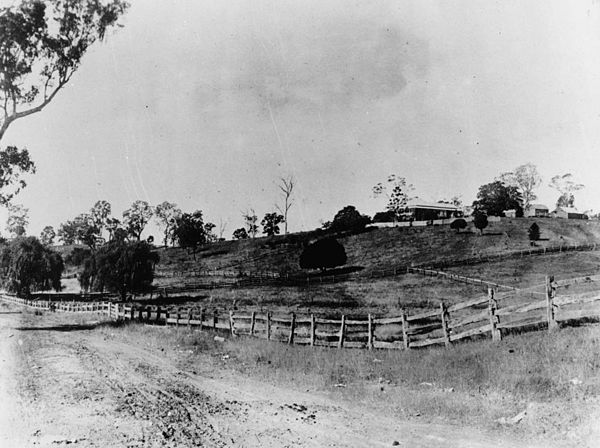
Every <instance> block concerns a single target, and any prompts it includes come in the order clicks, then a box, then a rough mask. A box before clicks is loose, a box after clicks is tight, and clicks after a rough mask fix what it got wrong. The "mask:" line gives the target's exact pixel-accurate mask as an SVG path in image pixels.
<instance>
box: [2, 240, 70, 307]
mask: <svg viewBox="0 0 600 448" xmlns="http://www.w3.org/2000/svg"><path fill="white" fill-rule="evenodd" d="M0 265H1V268H2V285H3V286H4V287H5V288H6V289H7V290H8V291H10V292H14V293H16V294H17V295H19V296H25V297H27V296H29V294H30V293H31V291H32V290H39V291H44V290H49V289H55V290H56V291H60V289H61V285H60V277H61V275H62V272H63V269H64V264H63V260H62V257H61V256H60V255H59V254H58V253H56V252H54V251H53V250H52V249H50V248H48V247H46V246H44V245H43V244H42V243H41V242H40V241H39V240H38V239H37V238H36V237H33V236H30V237H18V238H15V239H13V240H12V241H10V242H9V243H8V244H6V245H5V246H4V247H3V248H2V255H1V262H0Z"/></svg>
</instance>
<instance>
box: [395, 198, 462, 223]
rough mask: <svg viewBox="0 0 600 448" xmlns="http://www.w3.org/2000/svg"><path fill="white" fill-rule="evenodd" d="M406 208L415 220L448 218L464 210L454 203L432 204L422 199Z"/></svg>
mask: <svg viewBox="0 0 600 448" xmlns="http://www.w3.org/2000/svg"><path fill="white" fill-rule="evenodd" d="M406 208H407V211H408V214H409V215H410V217H411V218H412V219H413V220H415V221H430V220H434V219H448V218H455V217H458V216H462V215H463V212H462V210H461V209H460V208H459V207H456V206H455V205H452V204H442V203H437V204H430V203H426V202H421V201H414V202H412V203H409V204H408V206H407V207H406Z"/></svg>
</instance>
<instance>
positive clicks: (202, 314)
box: [200, 308, 204, 331]
mask: <svg viewBox="0 0 600 448" xmlns="http://www.w3.org/2000/svg"><path fill="white" fill-rule="evenodd" d="M203 325H204V308H200V331H202V326H203Z"/></svg>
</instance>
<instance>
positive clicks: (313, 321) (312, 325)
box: [310, 314, 316, 347]
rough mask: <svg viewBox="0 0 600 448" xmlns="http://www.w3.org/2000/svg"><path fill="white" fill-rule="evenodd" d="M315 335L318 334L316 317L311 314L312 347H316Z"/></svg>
mask: <svg viewBox="0 0 600 448" xmlns="http://www.w3.org/2000/svg"><path fill="white" fill-rule="evenodd" d="M315 333H316V328H315V315H314V314H311V315H310V346H311V347H314V346H315Z"/></svg>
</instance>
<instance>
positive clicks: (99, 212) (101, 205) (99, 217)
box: [90, 201, 112, 234]
mask: <svg viewBox="0 0 600 448" xmlns="http://www.w3.org/2000/svg"><path fill="white" fill-rule="evenodd" d="M111 209H112V207H111V205H110V203H109V202H108V201H97V202H96V203H95V204H94V206H93V207H92V209H91V210H90V216H91V218H92V223H93V225H94V226H95V227H97V228H98V230H99V233H100V234H102V231H103V230H104V229H105V228H106V225H107V222H108V220H109V219H110V213H111Z"/></svg>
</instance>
